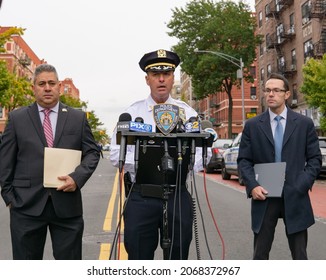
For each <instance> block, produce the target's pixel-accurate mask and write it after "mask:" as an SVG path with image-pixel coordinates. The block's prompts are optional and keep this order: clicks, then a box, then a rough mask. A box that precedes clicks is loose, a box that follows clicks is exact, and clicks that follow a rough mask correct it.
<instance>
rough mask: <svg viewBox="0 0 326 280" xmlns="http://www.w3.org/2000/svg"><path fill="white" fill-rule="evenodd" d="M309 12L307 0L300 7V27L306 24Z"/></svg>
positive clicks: (309, 3)
mask: <svg viewBox="0 0 326 280" xmlns="http://www.w3.org/2000/svg"><path fill="white" fill-rule="evenodd" d="M310 12H311V1H310V0H309V1H307V2H305V3H304V4H303V5H302V6H301V14H302V25H304V24H306V23H307V22H308V21H309V16H310Z"/></svg>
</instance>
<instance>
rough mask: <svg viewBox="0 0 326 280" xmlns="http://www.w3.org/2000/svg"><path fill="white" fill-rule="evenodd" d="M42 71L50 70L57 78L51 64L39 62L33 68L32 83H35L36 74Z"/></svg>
mask: <svg viewBox="0 0 326 280" xmlns="http://www.w3.org/2000/svg"><path fill="white" fill-rule="evenodd" d="M43 72H52V73H54V74H55V76H56V77H57V80H59V77H58V73H57V70H56V69H55V67H54V66H52V65H51V64H40V65H39V66H37V67H36V68H35V72H34V75H33V83H34V84H35V80H36V78H37V76H38V75H40V74H41V73H43Z"/></svg>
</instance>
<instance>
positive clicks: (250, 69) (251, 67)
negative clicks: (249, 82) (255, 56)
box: [249, 66, 256, 79]
mask: <svg viewBox="0 0 326 280" xmlns="http://www.w3.org/2000/svg"><path fill="white" fill-rule="evenodd" d="M249 71H250V75H251V76H252V77H253V78H254V79H256V66H250V68H249Z"/></svg>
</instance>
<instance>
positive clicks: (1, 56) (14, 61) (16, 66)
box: [0, 26, 79, 134]
mask: <svg viewBox="0 0 326 280" xmlns="http://www.w3.org/2000/svg"><path fill="white" fill-rule="evenodd" d="M9 28H10V27H1V26H0V33H3V32H5V31H7V30H8V29H9ZM4 49H5V52H4V53H0V60H4V61H6V63H7V67H8V70H9V71H10V72H11V73H14V74H15V75H16V76H17V77H26V79H27V80H29V81H32V77H33V74H34V71H35V68H36V67H37V66H38V65H40V64H42V63H46V61H45V60H44V59H40V58H39V57H38V56H37V55H36V54H35V53H34V51H33V50H32V49H31V48H30V47H29V45H28V44H27V43H26V42H25V41H24V39H23V38H22V37H21V36H20V35H13V36H11V39H10V40H9V41H7V42H6V43H5V45H4ZM60 94H69V95H71V96H72V97H74V98H77V99H79V90H78V89H77V88H76V86H75V85H74V83H73V81H72V79H70V78H66V79H64V80H63V81H61V88H60ZM7 113H8V112H7V111H6V109H5V108H3V107H2V106H1V104H0V134H1V133H2V132H3V130H4V128H5V124H6V120H7Z"/></svg>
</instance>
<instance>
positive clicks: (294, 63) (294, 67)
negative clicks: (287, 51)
mask: <svg viewBox="0 0 326 280" xmlns="http://www.w3.org/2000/svg"><path fill="white" fill-rule="evenodd" d="M291 70H297V55H296V52H295V49H293V50H292V51H291Z"/></svg>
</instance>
